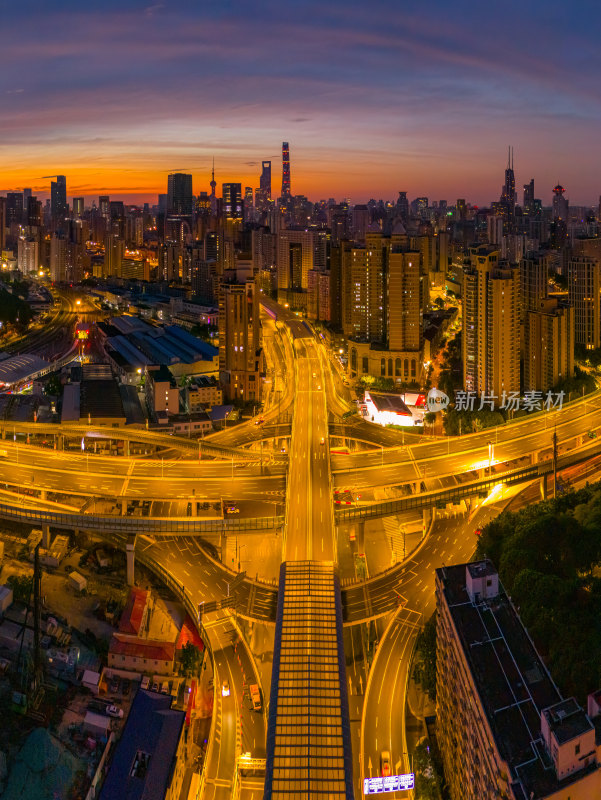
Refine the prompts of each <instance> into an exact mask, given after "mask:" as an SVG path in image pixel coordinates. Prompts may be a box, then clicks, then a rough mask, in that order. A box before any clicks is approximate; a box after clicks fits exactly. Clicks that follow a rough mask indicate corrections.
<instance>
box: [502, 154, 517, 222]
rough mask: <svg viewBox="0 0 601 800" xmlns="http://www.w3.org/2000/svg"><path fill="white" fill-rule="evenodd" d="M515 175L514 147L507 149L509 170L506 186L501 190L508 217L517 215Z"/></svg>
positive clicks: (506, 171)
mask: <svg viewBox="0 0 601 800" xmlns="http://www.w3.org/2000/svg"><path fill="white" fill-rule="evenodd" d="M515 201H516V195H515V175H514V172H513V147H508V148H507V169H506V170H505V184H504V185H503V188H502V190H501V203H502V205H504V206H505V209H506V212H507V215H508V216H509V217H513V216H514V215H515Z"/></svg>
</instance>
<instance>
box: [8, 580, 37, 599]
mask: <svg viewBox="0 0 601 800" xmlns="http://www.w3.org/2000/svg"><path fill="white" fill-rule="evenodd" d="M6 585H7V586H10V588H11V589H12V590H13V598H14V599H15V600H21V601H22V602H24V603H28V602H29V598H30V597H31V592H32V591H33V575H9V577H8V578H7V579H6Z"/></svg>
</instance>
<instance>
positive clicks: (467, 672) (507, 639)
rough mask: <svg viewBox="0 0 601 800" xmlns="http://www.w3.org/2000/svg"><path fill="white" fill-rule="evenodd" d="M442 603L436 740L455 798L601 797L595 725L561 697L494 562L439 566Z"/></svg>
mask: <svg viewBox="0 0 601 800" xmlns="http://www.w3.org/2000/svg"><path fill="white" fill-rule="evenodd" d="M436 606H437V612H438V613H437V627H436V638H437V647H436V651H437V666H436V693H437V695H436V717H437V741H438V744H439V747H440V751H441V754H442V760H443V765H444V772H445V778H446V782H447V787H448V790H449V794H450V796H451V798H452V800H499V798H506V799H507V800H543V799H546V798H549V800H550V799H551V798H553V800H589V798H593V797H598V796H599V792H600V791H601V770H600V769H599V748H598V746H597V745H596V741H595V726H594V724H593V722H592V720H591V718H590V717H589V715H588V714H587V713H586V712H585V711H584V710H583V709H582V708H581V707H580V706H579V705H578V704H577V703H576V701H575V700H574V699H573V698H570V699H567V700H566V699H564V698H563V697H562V696H561V694H560V692H559V690H558V689H557V687H556V686H555V684H554V683H553V680H552V679H551V677H550V675H549V673H548V672H547V669H546V667H545V665H544V663H543V661H542V659H541V658H540V656H539V655H538V653H537V651H536V650H535V648H534V645H533V643H532V640H531V639H530V637H529V636H528V633H527V632H526V630H525V629H524V627H523V625H522V623H521V620H520V618H519V617H518V615H517V612H516V610H515V609H514V607H513V605H512V604H511V601H510V600H509V598H508V597H507V595H506V593H505V591H504V589H503V586H502V584H501V583H500V582H499V576H498V574H497V571H496V569H495V568H494V566H493V565H492V564H491V562H490V561H480V562H475V563H471V564H460V565H456V566H452V567H443V568H441V569H437V570H436ZM589 705H590V704H589Z"/></svg>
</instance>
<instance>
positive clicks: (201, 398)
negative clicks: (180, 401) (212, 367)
mask: <svg viewBox="0 0 601 800" xmlns="http://www.w3.org/2000/svg"><path fill="white" fill-rule="evenodd" d="M183 394H184V406H185V408H186V409H187V410H188V411H190V412H194V411H204V410H205V409H206V408H213V406H220V405H221V404H222V403H223V391H222V389H221V386H220V384H219V381H218V380H217V379H216V378H215V377H213V376H212V375H199V376H198V377H196V378H193V379H192V383H190V384H189V385H188V386H186V388H185V389H184V392H183Z"/></svg>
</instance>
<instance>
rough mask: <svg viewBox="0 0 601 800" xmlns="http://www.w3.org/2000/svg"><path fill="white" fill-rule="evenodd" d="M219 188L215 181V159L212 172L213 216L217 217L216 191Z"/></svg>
mask: <svg viewBox="0 0 601 800" xmlns="http://www.w3.org/2000/svg"><path fill="white" fill-rule="evenodd" d="M216 188H217V181H216V180H215V158H213V169H212V171H211V216H213V217H214V216H216V215H217V196H216V194H215V189H216Z"/></svg>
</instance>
